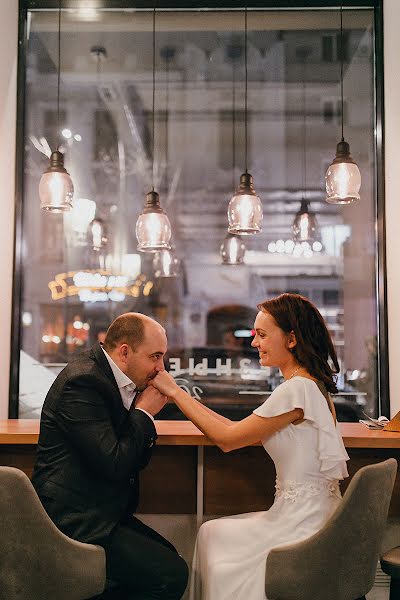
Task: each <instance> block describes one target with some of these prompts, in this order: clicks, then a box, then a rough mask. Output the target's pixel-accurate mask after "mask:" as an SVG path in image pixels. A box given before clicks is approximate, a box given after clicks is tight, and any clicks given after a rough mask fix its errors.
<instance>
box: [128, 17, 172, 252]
mask: <svg viewBox="0 0 400 600" xmlns="http://www.w3.org/2000/svg"><path fill="white" fill-rule="evenodd" d="M155 73H156V9H155V8H153V122H152V126H153V135H152V137H153V143H152V146H153V148H152V151H153V155H152V179H153V185H152V189H151V191H150V192H149V193H148V194H147V195H146V202H145V205H144V208H143V211H142V213H141V214H140V215H139V218H138V220H137V222H136V237H137V241H138V246H137V249H138V250H140V251H141V252H158V251H159V250H163V249H165V248H166V249H168V250H170V249H171V246H170V243H169V241H170V239H171V224H170V222H169V219H168V217H167V215H166V214H165V212H164V211H163V209H162V208H161V205H160V197H159V195H158V194H157V192H156V191H155V190H154V152H155V145H154V129H155V127H154V111H155V87H156V81H155V79H156V78H155Z"/></svg>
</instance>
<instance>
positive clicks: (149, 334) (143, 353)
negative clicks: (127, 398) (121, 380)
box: [125, 323, 167, 390]
mask: <svg viewBox="0 0 400 600" xmlns="http://www.w3.org/2000/svg"><path fill="white" fill-rule="evenodd" d="M166 352H167V336H166V335H165V331H164V329H163V328H162V327H161V326H159V325H158V324H157V323H154V324H153V323H146V325H145V335H144V340H143V342H142V343H141V344H140V346H138V347H137V348H136V350H132V349H131V348H129V352H128V357H127V363H126V369H125V374H126V375H127V376H128V377H129V379H131V380H132V381H133V383H134V384H135V385H136V387H137V388H138V389H139V390H143V389H144V388H146V387H147V385H148V384H149V381H150V380H151V379H153V377H155V375H156V373H157V371H163V370H164V356H165V354H166Z"/></svg>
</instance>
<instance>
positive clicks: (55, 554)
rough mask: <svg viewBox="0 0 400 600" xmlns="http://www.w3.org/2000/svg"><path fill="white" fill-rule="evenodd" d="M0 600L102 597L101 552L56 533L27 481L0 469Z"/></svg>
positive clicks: (15, 471) (14, 472)
mask: <svg viewBox="0 0 400 600" xmlns="http://www.w3.org/2000/svg"><path fill="white" fill-rule="evenodd" d="M0 531H1V534H0V600H43V599H44V598H46V599H49V600H50V599H51V600H53V599H54V600H55V599H57V600H84V599H86V598H90V597H91V596H95V595H97V594H100V593H102V591H103V589H104V583H105V571H106V569H105V552H104V550H103V548H100V547H99V546H94V545H91V544H81V543H80V542H76V541H75V540H71V539H70V538H69V537H67V536H66V535H64V534H63V533H61V532H60V531H59V530H58V529H57V527H56V526H55V525H54V523H53V522H52V521H51V520H50V518H49V517H48V515H47V513H46V511H45V510H44V508H43V507H42V505H41V503H40V500H39V498H38V496H37V494H36V492H35V490H34V488H33V486H32V484H31V482H30V481H29V479H28V477H27V476H26V475H25V473H23V472H22V471H20V470H19V469H14V468H12V467H0Z"/></svg>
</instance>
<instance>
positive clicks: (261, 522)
mask: <svg viewBox="0 0 400 600" xmlns="http://www.w3.org/2000/svg"><path fill="white" fill-rule="evenodd" d="M293 408H302V409H303V411H304V419H305V420H304V421H303V422H302V423H300V424H298V425H289V426H288V427H285V428H284V429H282V430H281V431H279V432H278V433H275V434H274V435H272V436H271V437H269V438H268V439H266V440H264V441H263V446H264V448H265V450H266V451H267V452H268V454H269V455H270V456H271V458H272V459H273V461H274V463H275V468H276V491H275V501H274V504H273V505H272V507H271V508H270V509H269V510H267V511H262V512H255V513H247V514H242V515H235V516H232V517H223V518H221V519H215V520H212V521H207V522H206V523H204V524H203V525H202V526H201V528H200V530H199V533H198V536H197V540H196V547H195V552H194V557H193V568H192V576H191V584H190V600H266V595H265V568H266V558H267V555H268V553H269V551H270V550H271V549H272V548H276V547H277V546H283V545H286V544H290V543H293V542H296V541H300V540H302V539H305V538H307V537H310V536H311V535H312V534H314V533H315V532H316V531H318V530H319V529H320V528H321V527H322V526H323V525H324V523H325V522H326V520H327V519H328V517H329V516H330V515H331V514H332V512H333V511H334V510H335V508H336V507H337V505H338V504H339V502H340V500H341V494H340V490H339V480H340V479H344V478H345V477H347V476H348V473H347V468H346V460H348V458H349V457H348V455H347V452H346V450H345V448H344V445H343V441H342V437H341V435H340V431H339V430H338V427H337V426H335V423H334V421H333V418H332V414H331V412H330V410H329V408H328V404H327V401H326V399H325V397H324V395H323V394H322V393H321V391H320V389H319V388H318V386H317V384H316V383H315V382H314V381H312V380H311V379H307V378H305V377H300V376H297V377H293V378H292V379H290V380H288V381H285V382H284V383H282V384H281V385H280V386H279V387H278V388H277V389H276V390H274V391H273V393H272V394H271V396H270V397H269V398H268V399H267V400H266V401H265V402H264V404H262V405H261V406H260V407H258V408H257V409H256V410H255V411H254V413H255V414H256V415H259V416H262V417H273V416H276V415H280V414H282V413H285V412H288V411H290V410H292V409H293ZM284 576H285V574H284V573H282V577H284Z"/></svg>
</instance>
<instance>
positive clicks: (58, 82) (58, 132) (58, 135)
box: [57, 0, 61, 152]
mask: <svg viewBox="0 0 400 600" xmlns="http://www.w3.org/2000/svg"><path fill="white" fill-rule="evenodd" d="M60 73H61V0H59V2H58V73H57V152H58V151H59V148H60V145H61V132H60Z"/></svg>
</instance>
